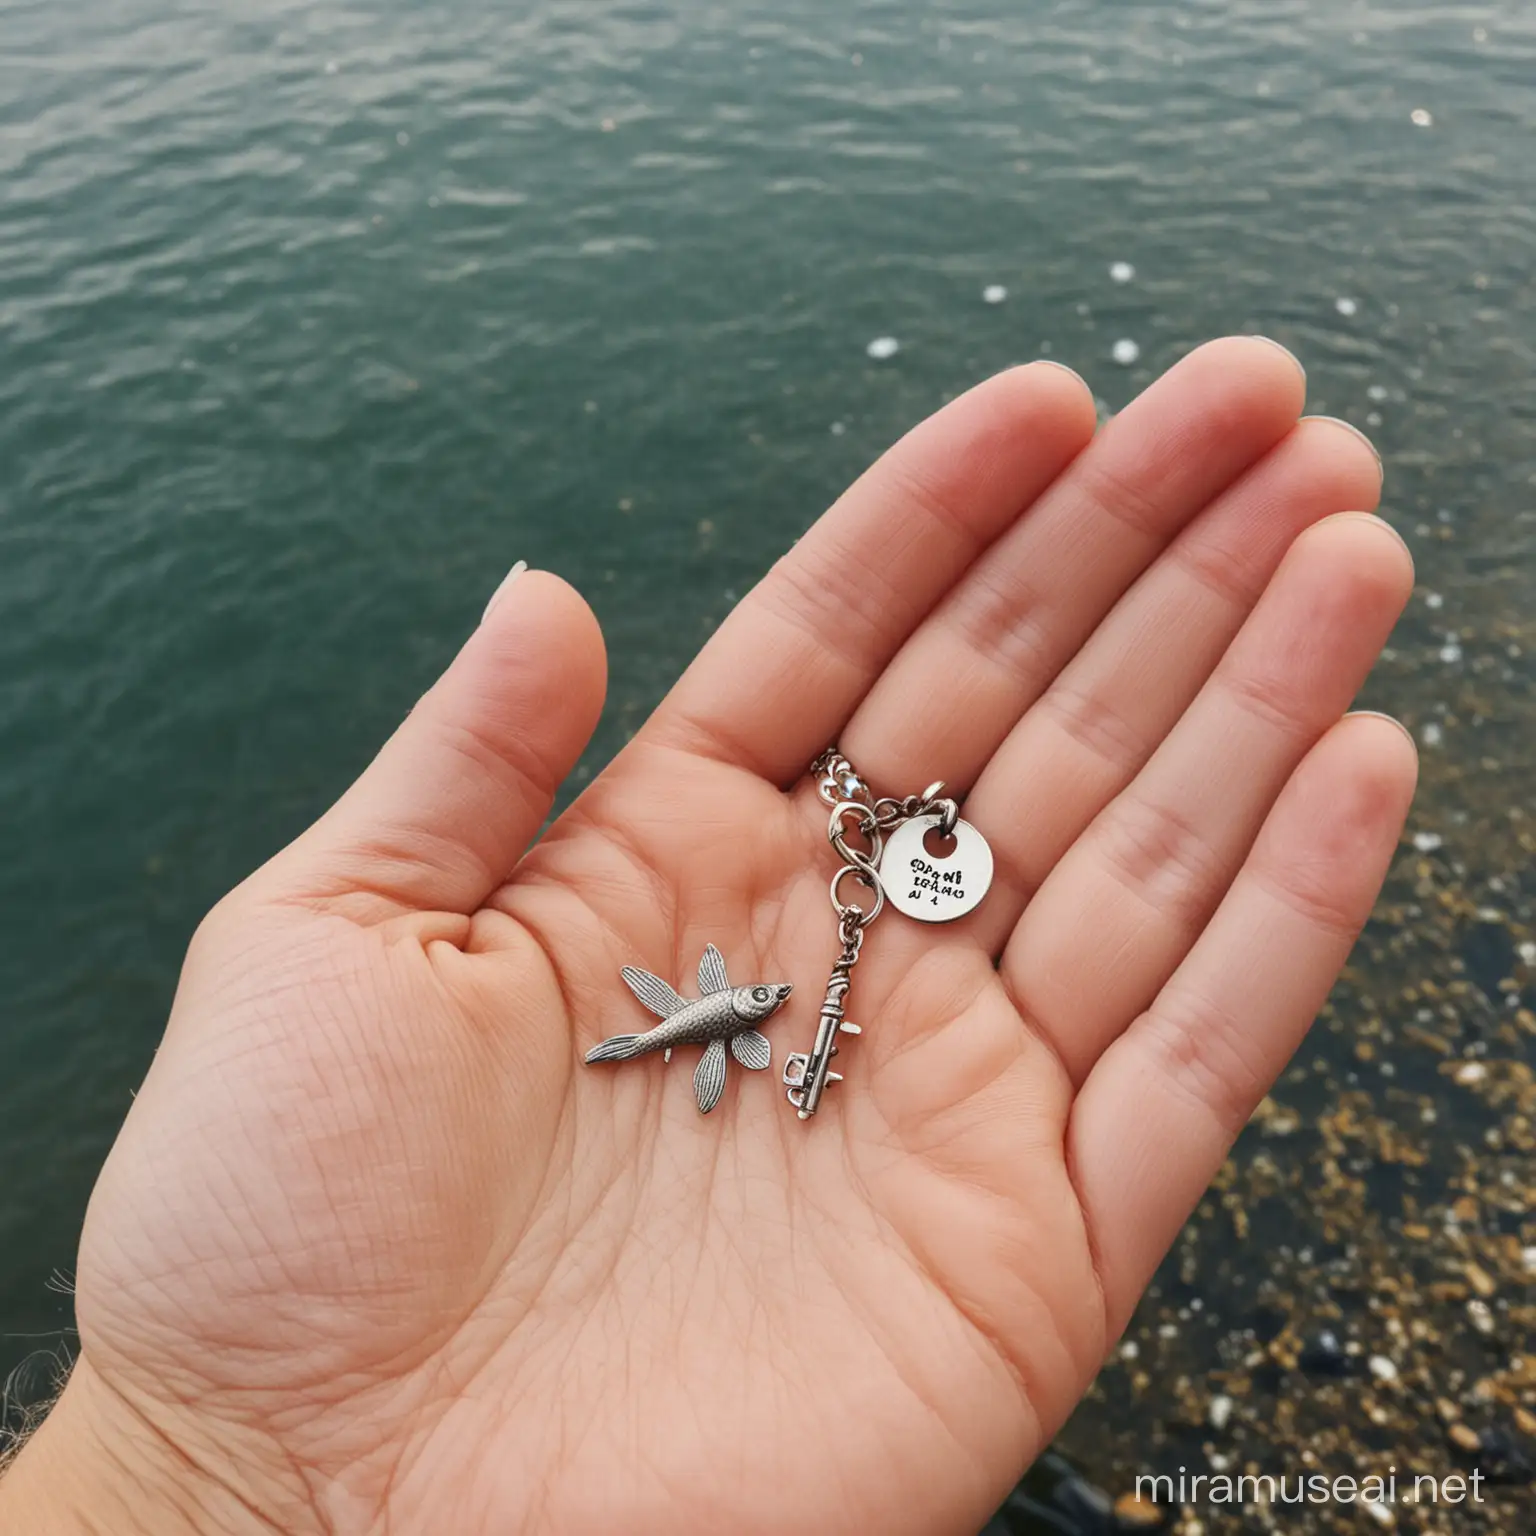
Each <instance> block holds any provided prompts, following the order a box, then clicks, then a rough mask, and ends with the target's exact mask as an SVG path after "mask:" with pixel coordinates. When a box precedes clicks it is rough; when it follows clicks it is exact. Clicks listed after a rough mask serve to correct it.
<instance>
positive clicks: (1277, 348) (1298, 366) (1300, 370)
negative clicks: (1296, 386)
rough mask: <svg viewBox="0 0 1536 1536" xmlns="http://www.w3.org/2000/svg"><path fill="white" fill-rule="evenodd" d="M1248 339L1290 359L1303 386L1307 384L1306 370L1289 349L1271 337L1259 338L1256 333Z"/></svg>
mask: <svg viewBox="0 0 1536 1536" xmlns="http://www.w3.org/2000/svg"><path fill="white" fill-rule="evenodd" d="M1248 339H1249V341H1262V342H1263V343H1264V345H1265V346H1266V347H1273V348H1274V349H1275V351H1276V352H1283V353H1284V354H1285V355H1286V357H1288V358H1289V359H1290V362H1291V367H1293V368H1294V369H1295V370H1296V372H1297V373H1299V374H1300V375H1301V382H1302V383H1303V384H1305V383H1306V382H1307V370H1306V369H1305V368H1303V367H1302V366H1301V359H1300V358H1299V357H1297V356H1296V354H1295V353H1294V352H1292V351H1291V349H1290V348H1289V347H1287V346H1283V345H1282V344H1281V343H1280V342H1278V341H1276V340H1275V338H1274V337H1273V336H1260V335H1259V334H1258V332H1254V334H1253V335H1252V336H1250V337H1249V338H1248Z"/></svg>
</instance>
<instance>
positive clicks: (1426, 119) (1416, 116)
mask: <svg viewBox="0 0 1536 1536" xmlns="http://www.w3.org/2000/svg"><path fill="white" fill-rule="evenodd" d="M1408 118H1409V121H1410V122H1412V124H1413V126H1414V127H1415V128H1433V127H1434V126H1435V118H1434V114H1433V113H1432V112H1431V111H1430V110H1429V109H1428V108H1427V107H1415V108H1414V109H1413V111H1412V112H1410V113H1409V114H1408Z"/></svg>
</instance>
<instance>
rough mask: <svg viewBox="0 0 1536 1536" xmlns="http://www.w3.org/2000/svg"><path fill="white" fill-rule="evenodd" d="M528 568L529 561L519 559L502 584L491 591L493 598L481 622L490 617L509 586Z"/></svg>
mask: <svg viewBox="0 0 1536 1536" xmlns="http://www.w3.org/2000/svg"><path fill="white" fill-rule="evenodd" d="M527 569H528V562H527V561H526V560H519V561H518V562H517V564H516V565H514V566H513V567H512V569H511V570H510V571H508V572H507V574H506V575H505V576H503V577H502V578H501V585H500V586H499V587H497V588H496V590H495V591H494V592H492V593H491V600H490V602H488V603H487V604H486V605H485V612H484V613H482V614H481V615H480V622H481V623H482V624H484V623H485V621H486V620H487V619H488V618H490V616H491V609H492V608H494V607H495V606H496V604H497V603H499V602H500V601H501V600H502V598H504V597H505V596H506V595H507V588H508V587H510V586H511V585H512V583H513V582H514V581H516V580H517V578H518V577H519V576H521V575H522V574H523V572H524V571H526V570H527Z"/></svg>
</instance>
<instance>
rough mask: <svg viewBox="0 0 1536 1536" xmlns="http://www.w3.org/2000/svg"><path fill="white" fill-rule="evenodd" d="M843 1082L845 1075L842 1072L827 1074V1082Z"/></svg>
mask: <svg viewBox="0 0 1536 1536" xmlns="http://www.w3.org/2000/svg"><path fill="white" fill-rule="evenodd" d="M842 1080H843V1074H842V1073H841V1072H828V1073H827V1081H828V1082H829V1083H840V1082H842Z"/></svg>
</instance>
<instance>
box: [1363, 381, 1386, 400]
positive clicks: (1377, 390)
mask: <svg viewBox="0 0 1536 1536" xmlns="http://www.w3.org/2000/svg"><path fill="white" fill-rule="evenodd" d="M1366 394H1368V395H1369V396H1370V397H1371V399H1372V400H1385V399H1386V398H1387V394H1388V390H1387V386H1386V385H1385V384H1372V385H1371V387H1370V388H1369V389H1368V390H1366Z"/></svg>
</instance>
